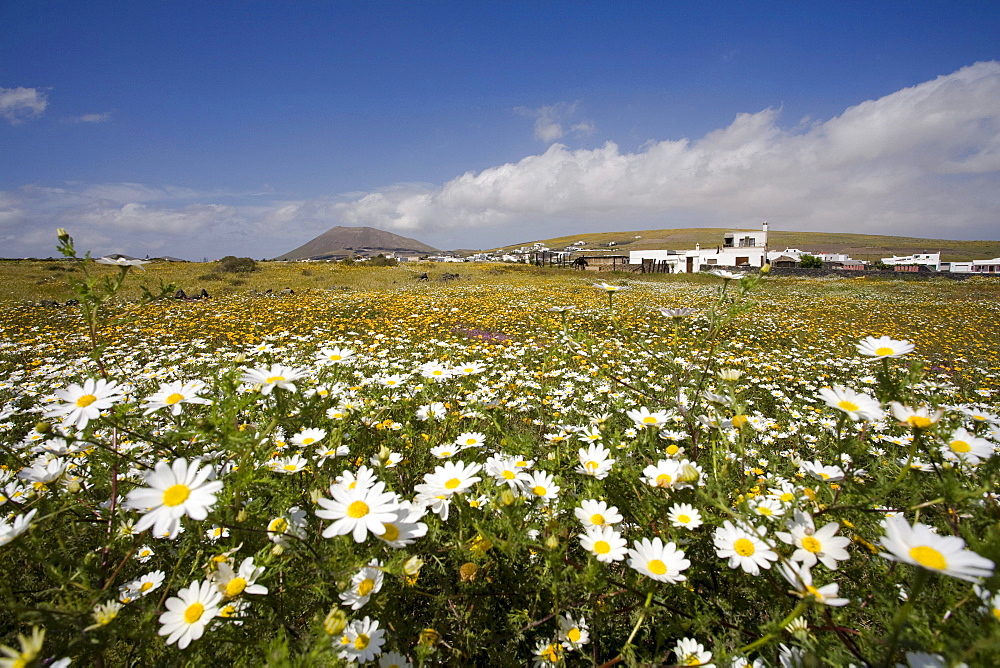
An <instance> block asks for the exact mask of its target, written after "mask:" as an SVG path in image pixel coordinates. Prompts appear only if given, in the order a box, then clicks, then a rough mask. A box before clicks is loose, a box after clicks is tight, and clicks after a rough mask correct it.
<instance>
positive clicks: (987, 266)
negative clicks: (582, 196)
mask: <svg viewBox="0 0 1000 668" xmlns="http://www.w3.org/2000/svg"><path fill="white" fill-rule="evenodd" d="M767 226H768V224H767V222H764V224H763V226H762V229H761V230H760V231H759V232H747V231H735V232H726V233H725V234H724V235H723V239H722V244H721V245H718V246H715V247H714V248H713V247H707V248H702V246H701V245H700V244H696V245H695V247H694V248H692V249H689V250H668V249H662V250H656V249H648V250H634V251H629V252H628V255H615V254H614V251H613V250H612V249H611V248H607V249H603V248H602V249H587V248H586V246H587V244H586V242H583V241H578V242H575V243H573V244H570V245H569V246H567V247H565V248H562V249H551V248H548V247H546V246H545V245H544V244H541V243H536V244H533V245H531V246H522V247H520V248H518V249H516V250H510V251H503V252H492V253H476V254H474V255H471V256H470V257H468V258H466V260H467V261H484V262H490V261H493V262H496V261H503V262H530V263H535V264H561V265H566V264H572V265H573V266H574V267H575V268H577V269H582V270H587V271H643V272H647V273H648V272H658V273H660V272H662V273H674V274H678V273H680V274H690V273H695V272H699V271H710V270H712V269H716V268H720V267H726V268H730V267H736V268H740V267H743V268H750V267H757V268H759V267H763V266H764V265H765V264H770V265H771V266H772V267H779V268H780V267H798V266H800V264H801V262H802V258H803V257H805V256H807V255H808V256H813V257H816V258H818V259H819V260H821V261H822V263H823V267H825V268H828V269H838V270H842V271H863V270H864V269H866V267H868V266H869V265H870V263H869V262H868V261H865V260H855V259H852V258H851V257H849V256H848V255H846V254H844V253H824V252H810V251H806V250H801V249H798V248H786V249H784V250H773V249H771V248H769V247H768V243H767V232H768V230H767ZM608 245H609V246H614V245H615V242H610V244H608ZM595 251H596V252H595ZM881 261H882V263H883V264H885V265H889V266H890V267H892V268H893V270H895V271H907V272H916V271H935V272H948V273H959V274H998V273H1000V257H997V258H993V259H984V260H970V261H964V262H943V261H942V260H941V253H940V252H937V253H917V254H914V255H906V256H893V257H884V258H882V260H881Z"/></svg>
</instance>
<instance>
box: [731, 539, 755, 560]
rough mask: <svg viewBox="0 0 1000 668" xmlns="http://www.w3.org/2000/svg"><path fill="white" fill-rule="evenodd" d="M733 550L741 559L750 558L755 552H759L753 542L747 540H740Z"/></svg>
mask: <svg viewBox="0 0 1000 668" xmlns="http://www.w3.org/2000/svg"><path fill="white" fill-rule="evenodd" d="M733 549H734V550H735V551H736V554H738V555H740V556H741V557H749V556H750V555H752V554H753V553H754V552H756V551H757V550H756V548H754V546H753V541H750V540H748V539H746V538H740V539H739V540H737V541H736V542H735V543H733Z"/></svg>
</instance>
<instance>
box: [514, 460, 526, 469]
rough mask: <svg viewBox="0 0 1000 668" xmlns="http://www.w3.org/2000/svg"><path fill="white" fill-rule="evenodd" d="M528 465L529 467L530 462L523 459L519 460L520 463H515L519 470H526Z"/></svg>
mask: <svg viewBox="0 0 1000 668" xmlns="http://www.w3.org/2000/svg"><path fill="white" fill-rule="evenodd" d="M527 465H528V462H526V461H524V460H523V459H522V460H519V461H516V462H514V466H516V467H518V468H524V467H525V466H527Z"/></svg>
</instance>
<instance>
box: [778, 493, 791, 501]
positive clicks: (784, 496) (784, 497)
mask: <svg viewBox="0 0 1000 668" xmlns="http://www.w3.org/2000/svg"><path fill="white" fill-rule="evenodd" d="M779 498H780V499H781V500H782V502H783V503H791V502H792V501H794V500H795V495H794V494H792V493H791V492H785V493H784V494H782V495H781V496H780V497H779Z"/></svg>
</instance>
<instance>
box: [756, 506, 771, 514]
mask: <svg viewBox="0 0 1000 668" xmlns="http://www.w3.org/2000/svg"><path fill="white" fill-rule="evenodd" d="M757 513H758V514H760V515H763V516H764V517H770V516H771V515H772V514H773V513H774V511H773V510H771V509H770V508H768V507H767V506H758V507H757Z"/></svg>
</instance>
